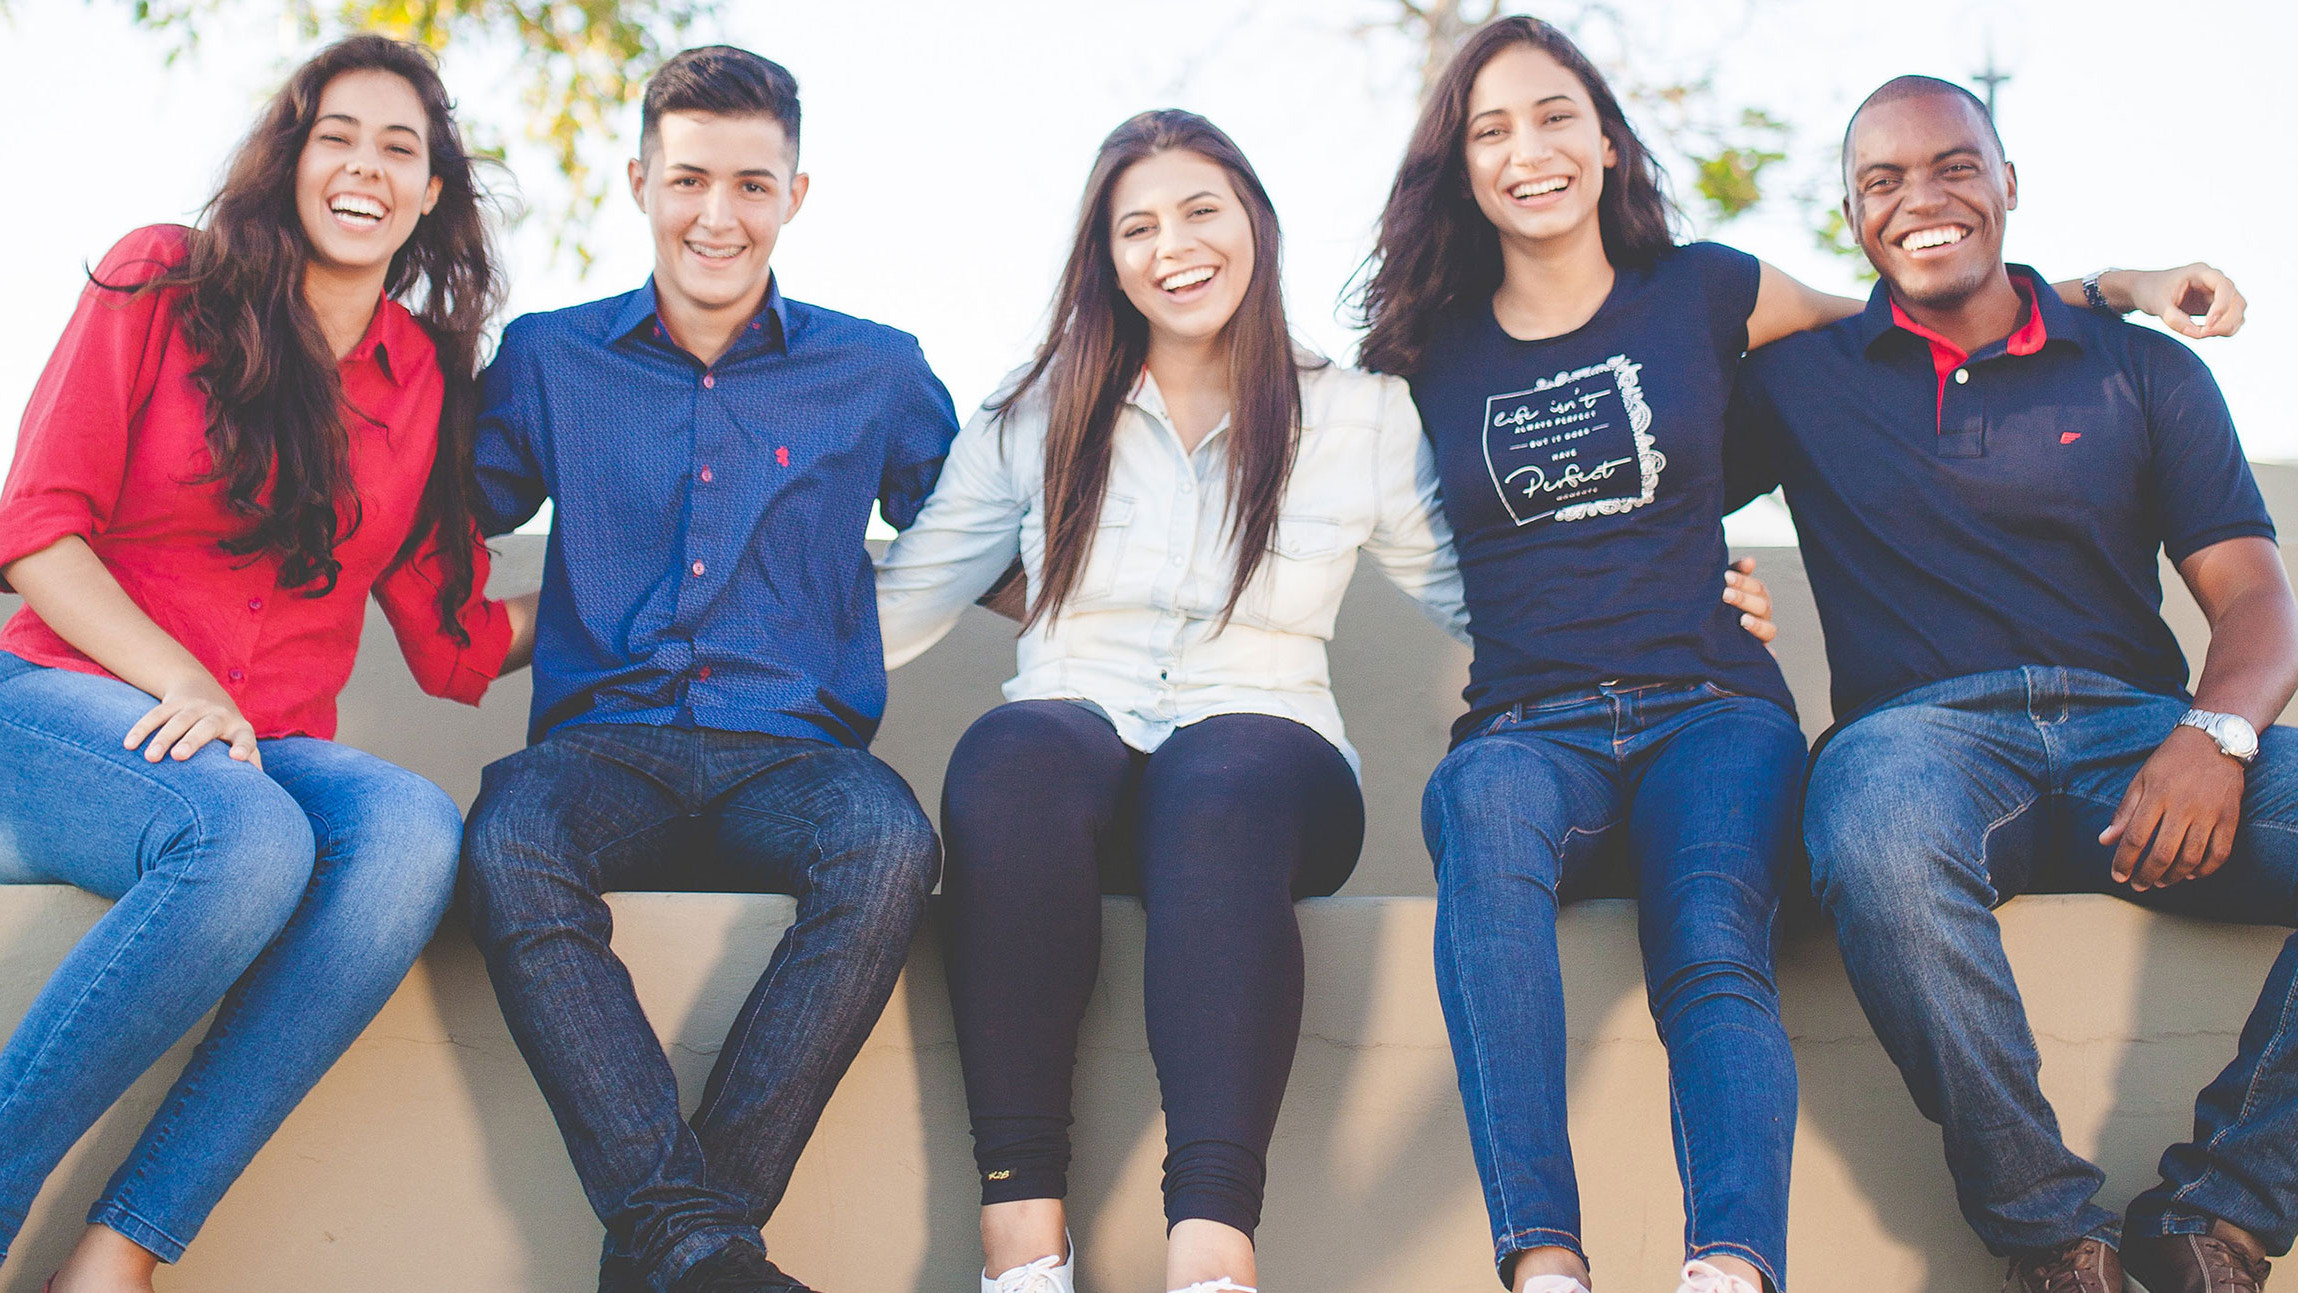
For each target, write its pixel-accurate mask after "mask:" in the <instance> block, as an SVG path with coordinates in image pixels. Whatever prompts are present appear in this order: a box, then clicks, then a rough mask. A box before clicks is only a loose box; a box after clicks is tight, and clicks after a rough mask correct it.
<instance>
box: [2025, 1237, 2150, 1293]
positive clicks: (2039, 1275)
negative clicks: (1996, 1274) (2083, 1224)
mask: <svg viewBox="0 0 2298 1293" xmlns="http://www.w3.org/2000/svg"><path fill="white" fill-rule="evenodd" d="M2003 1293H2123V1284H2122V1258H2121V1257H2120V1256H2118V1255H2117V1254H2116V1253H2115V1250H2114V1247H2113V1246H2112V1245H2110V1244H2109V1243H2107V1242H2106V1241H2105V1240H2103V1239H2077V1240H2076V1241H2074V1242H2073V1243H2071V1244H2065V1245H2062V1246H2060V1247H2058V1248H2053V1249H2051V1250H2049V1251H2047V1252H2040V1253H2029V1254H2027V1255H2025V1256H2021V1257H2014V1258H2012V1259H2011V1269H2010V1270H2009V1271H2008V1272H2007V1273H2005V1275H2004V1276H2003Z"/></svg>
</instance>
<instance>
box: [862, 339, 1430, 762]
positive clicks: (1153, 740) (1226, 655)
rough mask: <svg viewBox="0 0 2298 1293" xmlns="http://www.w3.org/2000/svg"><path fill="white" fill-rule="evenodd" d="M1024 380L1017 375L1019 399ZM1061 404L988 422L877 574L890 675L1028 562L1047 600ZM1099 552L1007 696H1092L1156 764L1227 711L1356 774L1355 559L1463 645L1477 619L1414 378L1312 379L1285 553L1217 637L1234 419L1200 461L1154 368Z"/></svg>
mask: <svg viewBox="0 0 2298 1293" xmlns="http://www.w3.org/2000/svg"><path fill="white" fill-rule="evenodd" d="M1011 380H1012V379H1009V380H1008V389H1010V385H1011ZM1045 423H1046V417H1045V408H1044V402H1043V400H1042V399H1041V398H1039V397H1037V395H1036V394H1035V393H1033V395H1032V398H1031V400H1029V401H1027V402H1025V403H1023V404H1021V405H1019V406H1016V407H1015V408H1014V409H1013V410H1012V414H1011V416H1010V417H1008V418H1007V419H1006V420H1005V425H1004V426H1002V427H1001V426H1000V425H999V424H998V422H997V420H996V419H995V418H994V416H993V415H992V414H991V413H990V411H989V410H988V409H987V408H984V409H983V410H982V411H981V412H979V413H977V414H975V415H974V417H973V419H972V421H970V422H969V423H967V425H966V428H965V430H963V431H961V432H960V433H959V434H958V437H957V440H956V441H955V442H954V443H953V444H952V445H951V446H950V453H949V459H948V461H947V462H946V463H945V464H944V465H943V467H942V475H941V481H940V483H939V484H938V485H936V486H935V488H934V492H933V495H932V497H931V498H929V499H928V500H927V502H926V507H925V511H924V512H923V513H921V514H920V515H919V517H918V519H917V522H916V523H915V524H914V525H912V526H911V527H910V528H909V529H908V530H905V531H904V532H903V533H902V535H901V537H900V538H898V539H896V540H894V543H893V546H892V547H891V548H890V549H888V551H887V552H886V555H885V557H884V558H883V559H882V560H880V561H879V563H878V623H879V628H880V631H881V632H882V633H883V634H884V635H885V643H886V664H887V666H888V667H889V668H892V667H896V666H899V665H902V664H906V663H908V662H909V661H910V660H912V659H915V658H916V657H917V656H918V654H919V653H921V652H923V651H924V650H925V649H926V648H927V647H929V646H932V645H933V644H934V643H935V642H936V641H939V640H940V639H941V637H942V635H943V634H945V633H947V632H949V630H950V627H951V626H952V625H954V624H956V623H957V619H958V616H959V614H960V613H962V612H963V611H964V610H965V608H966V606H967V605H968V604H970V603H971V602H972V601H973V600H974V599H975V598H977V597H979V596H980V595H981V594H982V592H983V591H984V590H986V589H987V588H989V586H990V585H991V584H992V583H993V582H995V581H996V579H997V577H998V576H999V575H1000V574H1002V573H1004V571H1005V570H1006V568H1007V567H1008V566H1009V565H1011V564H1012V562H1013V559H1014V557H1015V556H1016V555H1019V556H1020V558H1021V560H1022V565H1023V568H1024V570H1025V571H1026V572H1027V573H1028V576H1029V588H1030V592H1031V594H1032V596H1033V597H1034V595H1035V594H1036V592H1037V590H1038V589H1039V588H1041V587H1043V586H1044V584H1043V580H1042V578H1041V575H1042V571H1043V564H1044V560H1045V527H1044V497H1045ZM1113 434H1114V438H1115V439H1114V445H1113V453H1112V456H1111V460H1110V467H1109V486H1108V492H1107V494H1106V495H1105V496H1104V497H1103V500H1102V504H1101V520H1100V526H1099V528H1098V530H1097V531H1096V532H1095V534H1094V538H1093V545H1092V550H1091V553H1090V555H1089V556H1088V557H1087V560H1086V564H1085V568H1084V569H1083V571H1081V572H1080V574H1079V578H1078V580H1077V583H1076V587H1075V589H1074V590H1073V591H1072V593H1071V595H1070V597H1069V600H1068V602H1067V603H1066V604H1065V605H1063V606H1062V607H1061V609H1060V611H1059V612H1058V613H1057V614H1056V615H1055V616H1053V617H1051V618H1050V619H1047V620H1040V621H1039V622H1038V623H1037V625H1036V626H1035V627H1033V628H1031V629H1030V630H1029V631H1028V632H1026V633H1023V634H1022V635H1021V639H1020V648H1019V657H1020V659H1019V672H1018V673H1016V674H1015V675H1014V677H1013V679H1012V680H1011V681H1009V682H1007V683H1006V684H1005V696H1006V699H1007V700H1052V699H1074V700H1085V701H1090V702H1092V703H1093V704H1094V705H1096V706H1098V707H1099V708H1100V709H1101V710H1102V712H1104V713H1105V714H1107V715H1108V716H1109V719H1110V721H1111V722H1112V723H1113V724H1115V726H1116V728H1117V734H1118V736H1119V737H1120V738H1121V739H1123V740H1124V742H1125V743H1126V744H1127V745H1129V746H1131V747H1133V748H1134V749H1137V750H1143V751H1151V750H1155V749H1156V748H1157V747H1158V746H1159V745H1161V744H1163V743H1164V741H1165V739H1166V738H1167V737H1169V736H1171V735H1172V734H1173V733H1174V731H1175V730H1176V729H1178V728H1182V727H1186V726H1188V725H1189V724H1191V723H1195V722H1198V721H1199V720H1201V719H1206V718H1210V717H1212V716H1214V715H1216V714H1273V715H1276V716H1278V717H1282V718H1289V719H1292V720H1294V721H1295V722H1298V723H1302V724H1304V725H1306V726H1307V727H1309V728H1311V729H1313V730H1314V731H1316V732H1317V733H1318V734H1319V735H1321V736H1323V737H1324V738H1325V739H1326V740H1328V741H1330V742H1332V743H1333V745H1334V746H1335V747H1336V748H1337V749H1339V750H1340V752H1341V753H1342V754H1343V755H1345V756H1347V758H1348V760H1349V763H1350V766H1352V767H1354V766H1356V764H1357V756H1356V751H1355V750H1354V749H1352V748H1350V746H1349V744H1348V742H1347V740H1346V738H1345V737H1344V735H1343V733H1342V730H1341V717H1340V709H1339V707H1338V706H1337V705H1335V704H1334V703H1333V693H1332V676H1331V672H1330V670H1329V669H1328V668H1327V666H1326V663H1325V643H1326V642H1327V641H1329V640H1330V639H1331V638H1332V633H1333V619H1334V616H1335V614H1336V613H1337V612H1338V611H1339V610H1340V603H1341V595H1342V594H1343V593H1345V592H1346V591H1347V590H1348V585H1349V578H1350V576H1351V575H1352V574H1353V573H1354V572H1355V570H1356V559H1357V553H1358V552H1359V551H1360V550H1361V551H1363V552H1364V553H1366V554H1367V555H1369V556H1371V558H1372V559H1373V561H1374V562H1375V563H1377V564H1378V565H1379V566H1380V568H1381V570H1382V572H1383V573H1384V574H1386V575H1387V576H1388V577H1389V578H1390V579H1391V580H1392V581H1394V582H1395V584H1396V586H1397V587H1399V588H1401V589H1403V590H1404V591H1405V593H1406V594H1408V595H1409V596H1411V597H1412V598H1413V599H1414V600H1415V601H1417V602H1419V603H1420V605H1421V607H1422V609H1423V610H1425V611H1426V612H1427V613H1428V615H1429V616H1430V618H1432V619H1434V620H1435V621H1436V622H1437V623H1438V624H1439V625H1441V626H1442V627H1443V628H1444V629H1445V630H1446V631H1448V632H1450V633H1451V634H1452V635H1453V636H1454V637H1457V638H1460V639H1461V640H1462V641H1466V640H1467V631H1468V614H1467V611H1466V609H1465V608H1464V607H1463V605H1462V602H1461V593H1460V574H1459V570H1458V567H1457V563H1456V561H1455V558H1454V556H1453V552H1452V541H1451V530H1450V529H1449V528H1448V527H1447V526H1446V524H1445V521H1444V513H1443V510H1442V508H1441V507H1440V505H1439V503H1438V498H1437V477H1436V460H1435V455H1434V454H1433V452H1432V451H1431V450H1430V448H1429V445H1428V441H1427V438H1426V437H1425V436H1423V435H1422V434H1421V430H1420V415H1419V413H1418V412H1417V411H1416V410H1415V409H1414V408H1413V404H1412V396H1411V394H1410V392H1409V391H1407V389H1406V388H1405V384H1404V383H1403V382H1402V381H1399V380H1398V379H1396V378H1393V377H1379V376H1374V375H1372V374H1369V373H1362V372H1358V371H1356V370H1354V369H1348V368H1340V367H1337V366H1332V365H1327V366H1324V367H1320V368H1313V369H1309V370H1306V371H1304V372H1303V373H1302V374H1301V438H1300V450H1299V453H1298V455H1297V456H1296V459H1295V462H1294V465H1293V471H1292V477H1291V479H1290V480H1289V481H1288V482H1287V484H1286V487H1285V495H1284V501H1283V504H1282V505H1281V507H1280V509H1279V519H1278V522H1277V526H1276V530H1275V532H1274V533H1273V534H1272V536H1271V541H1270V549H1271V550H1270V553H1269V555H1268V556H1267V557H1266V558H1264V559H1263V561H1262V562H1261V566H1260V569H1259V570H1257V571H1256V572H1254V575H1253V580H1252V583H1250V584H1249V585H1247V586H1246V589H1245V594H1244V596H1243V597H1242V598H1241V599H1240V600H1239V601H1238V603H1237V609H1236V612H1235V614H1234V615H1233V616H1232V617H1231V619H1230V621H1229V623H1228V626H1227V628H1226V629H1225V630H1220V631H1216V630H1217V629H1219V624H1220V616H1221V609H1222V607H1223V606H1224V605H1225V604H1226V603H1227V600H1228V595H1229V585H1230V581H1231V580H1232V579H1234V578H1235V574H1236V551H1235V547H1234V544H1233V543H1232V542H1230V541H1229V540H1228V538H1227V536H1226V535H1225V534H1224V531H1225V530H1226V528H1227V525H1228V513H1229V509H1228V500H1229V490H1228V459H1227V448H1228V443H1229V438H1230V437H1229V434H1228V422H1227V421H1226V420H1225V419H1224V420H1223V421H1222V423H1221V424H1220V425H1219V426H1217V427H1215V428H1214V429H1213V431H1212V432H1211V433H1210V434H1209V435H1207V436H1206V437H1205V439H1204V441H1203V442H1202V443H1200V444H1199V445H1198V446H1197V449H1196V452H1194V453H1190V452H1187V451H1185V450H1184V449H1183V448H1182V444H1181V437H1180V435H1179V434H1178V433H1177V432H1175V431H1174V429H1173V424H1172V421H1171V419H1170V418H1169V417H1168V416H1167V415H1166V412H1165V401H1164V398H1163V396H1162V395H1161V394H1160V393H1159V392H1158V390H1157V384H1156V382H1155V381H1154V380H1152V379H1151V378H1150V377H1149V376H1148V374H1147V373H1146V372H1144V373H1143V374H1142V378H1141V380H1140V382H1139V383H1137V384H1136V385H1135V387H1134V389H1133V392H1132V394H1131V395H1130V396H1129V397H1128V399H1127V402H1126V404H1125V406H1124V408H1123V409H1122V410H1121V411H1120V412H1119V413H1118V417H1117V424H1116V427H1115V429H1114V433H1113Z"/></svg>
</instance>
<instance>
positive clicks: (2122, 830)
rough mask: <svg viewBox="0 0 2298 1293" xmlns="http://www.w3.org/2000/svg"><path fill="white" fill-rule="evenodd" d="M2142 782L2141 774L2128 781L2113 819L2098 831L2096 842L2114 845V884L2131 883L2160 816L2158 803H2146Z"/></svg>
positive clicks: (2152, 840)
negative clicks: (2128, 786)
mask: <svg viewBox="0 0 2298 1293" xmlns="http://www.w3.org/2000/svg"><path fill="white" fill-rule="evenodd" d="M2145 783H2146V778H2145V776H2144V775H2143V774H2142V775H2141V776H2139V777H2137V778H2135V779H2133V780H2132V781H2131V783H2130V789H2128V790H2126V791H2124V792H2123V796H2122V804H2121V805H2120V806H2119V807H2117V808H2116V809H2115V810H2114V820H2113V821H2111V822H2108V823H2107V828H2106V829H2105V830H2104V831H2101V832H2099V843H2101V844H2113V845H2116V846H2117V847H2116V849H2115V851H2114V864H2113V867H2112V873H2113V875H2114V878H2115V883H2117V884H2129V883H2130V877H2131V873H2132V872H2133V871H2135V870H2137V869H2138V860H2139V855H2140V854H2142V853H2144V852H2145V851H2146V846H2147V845H2148V844H2151V843H2153V842H2154V828H2155V825H2156V823H2157V822H2159V821H2160V820H2161V818H2162V809H2161V807H2160V806H2158V805H2154V804H2150V803H2148V802H2147V797H2146V795H2145V793H2144V792H2143V791H2142V790H2141V789H2140V788H2141V787H2142V786H2143V785H2145ZM2142 813H2143V814H2145V816H2144V817H2143V818H2142V817H2141V814H2142Z"/></svg>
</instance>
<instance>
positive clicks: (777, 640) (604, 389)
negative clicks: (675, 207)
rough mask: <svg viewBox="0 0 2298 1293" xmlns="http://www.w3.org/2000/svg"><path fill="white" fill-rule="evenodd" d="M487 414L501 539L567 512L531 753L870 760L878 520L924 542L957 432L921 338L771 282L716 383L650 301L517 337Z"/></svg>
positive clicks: (542, 318)
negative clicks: (687, 741)
mask: <svg viewBox="0 0 2298 1293" xmlns="http://www.w3.org/2000/svg"><path fill="white" fill-rule="evenodd" d="M483 399H484V406H483V412H482V415H481V417H480V423H479V441H478V468H479V487H480V507H479V511H480V520H481V522H482V524H483V525H484V526H485V527H486V530H487V532H488V533H489V534H499V533H502V532H504V531H506V530H510V529H512V528H514V527H516V526H518V525H519V524H521V523H522V522H524V521H525V520H526V519H527V518H529V517H531V516H533V515H534V514H535V511H536V510H537V509H538V508H539V507H541V506H542V502H543V500H544V499H545V498H549V499H551V500H552V502H553V511H552V521H551V536H550V545H549V550H548V557H547V559H546V563H545V565H544V567H543V588H542V606H541V611H540V615H539V617H538V621H537V624H536V635H535V663H534V683H535V691H534V708H533V711H532V715H531V718H530V723H529V730H528V739H529V740H537V739H540V738H541V737H542V736H543V734H544V733H546V732H549V731H550V730H551V729H553V728H556V727H559V726H561V725H563V724H566V723H573V722H584V723H648V724H655V725H659V726H687V727H704V728H715V729H719V730H723V731H733V732H756V733H764V734H768V735H775V736H792V737H802V738H811V739H815V740H825V741H836V742H838V743H841V744H845V745H853V746H861V745H866V744H868V742H869V740H870V738H871V737H872V736H873V735H875V734H876V732H877V727H878V720H879V718H880V717H881V716H882V715H883V714H884V712H885V706H886V670H885V654H884V648H883V647H882V645H881V644H880V642H879V638H878V604H877V592H876V581H875V577H874V575H873V574H872V571H871V566H870V556H869V553H868V551H867V550H866V549H865V548H864V547H863V544H862V540H863V535H864V532H865V531H866V530H867V528H868V526H869V520H870V505H871V503H872V502H873V501H875V502H876V503H878V504H879V506H880V508H881V509H882V511H883V514H884V516H885V518H886V520H887V521H889V522H891V523H892V524H893V525H895V526H897V527H899V526H906V525H908V524H909V523H910V522H911V521H912V520H914V519H915V518H916V516H917V513H918V509H919V508H920V507H921V506H923V505H924V502H925V498H926V495H927V493H928V492H930V491H931V490H932V489H933V485H934V481H935V479H936V477H938V476H939V474H940V472H941V462H942V457H943V455H944V454H946V453H947V452H948V449H949V443H950V440H951V439H952V438H953V437H954V436H955V435H956V434H957V415H956V411H955V410H954V409H953V408H952V407H951V404H950V397H949V392H948V391H946V390H944V389H943V388H942V384H941V382H940V381H938V380H937V379H936V378H935V377H934V375H933V372H932V370H931V369H929V368H927V366H926V361H925V356H924V354H923V353H922V352H921V351H920V350H919V349H918V343H917V341H916V340H915V339H914V338H912V337H910V336H909V335H908V334H907V333H902V332H897V331H895V330H894V329H892V328H888V327H883V326H881V325H879V324H875V323H870V322H867V321H864V320H861V319H856V318H852V317H850V316H847V315H843V314H838V313H835V312H833V311H830V310H824V309H821V308H819V307H816V306H811V305H805V304H801V303H799V302H797V301H788V300H784V299H783V297H782V295H781V291H780V289H779V287H778V286H776V285H772V284H770V285H769V287H768V291H767V298H766V303H765V305H764V306H763V307H762V308H761V309H760V310H759V313H758V316H757V318H756V319H754V320H753V321H752V322H751V323H750V325H749V327H748V328H746V329H744V330H743V332H742V333H741V334H740V335H739V336H738V337H737V338H736V340H735V342H734V344H733V345H732V346H731V347H729V348H728V349H727V351H726V353H725V354H723V355H721V356H719V358H718V360H717V362H716V363H713V364H709V365H705V364H703V363H702V362H701V361H700V360H698V359H696V358H695V357H694V356H693V355H691V354H689V353H687V352H686V351H684V350H682V349H680V348H679V347H678V345H677V344H676V343H675V342H673V341H672V340H671V339H670V337H669V336H668V334H667V333H665V332H664V331H663V329H662V327H661V325H660V323H659V322H658V321H657V319H656V317H655V297H654V285H653V283H652V281H651V280H650V281H649V282H648V283H647V285H646V286H644V287H642V288H640V289H639V290H637V291H635V292H630V293H627V294H625V295H622V296H616V297H609V298H607V299H606V300H603V301H593V302H591V303H589V304H587V305H578V306H574V307H572V308H571V309H565V310H557V311H553V312H551V313H547V314H530V315H527V316H525V317H523V318H521V319H518V320H516V321H515V322H513V323H512V324H511V325H510V327H509V328H507V329H505V331H504V333H503V343H502V346H501V349H500V350H499V351H498V353H497V354H496V357H495V362H494V363H493V364H492V365H491V366H489V368H488V369H487V373H486V377H485V381H484V391H483Z"/></svg>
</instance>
